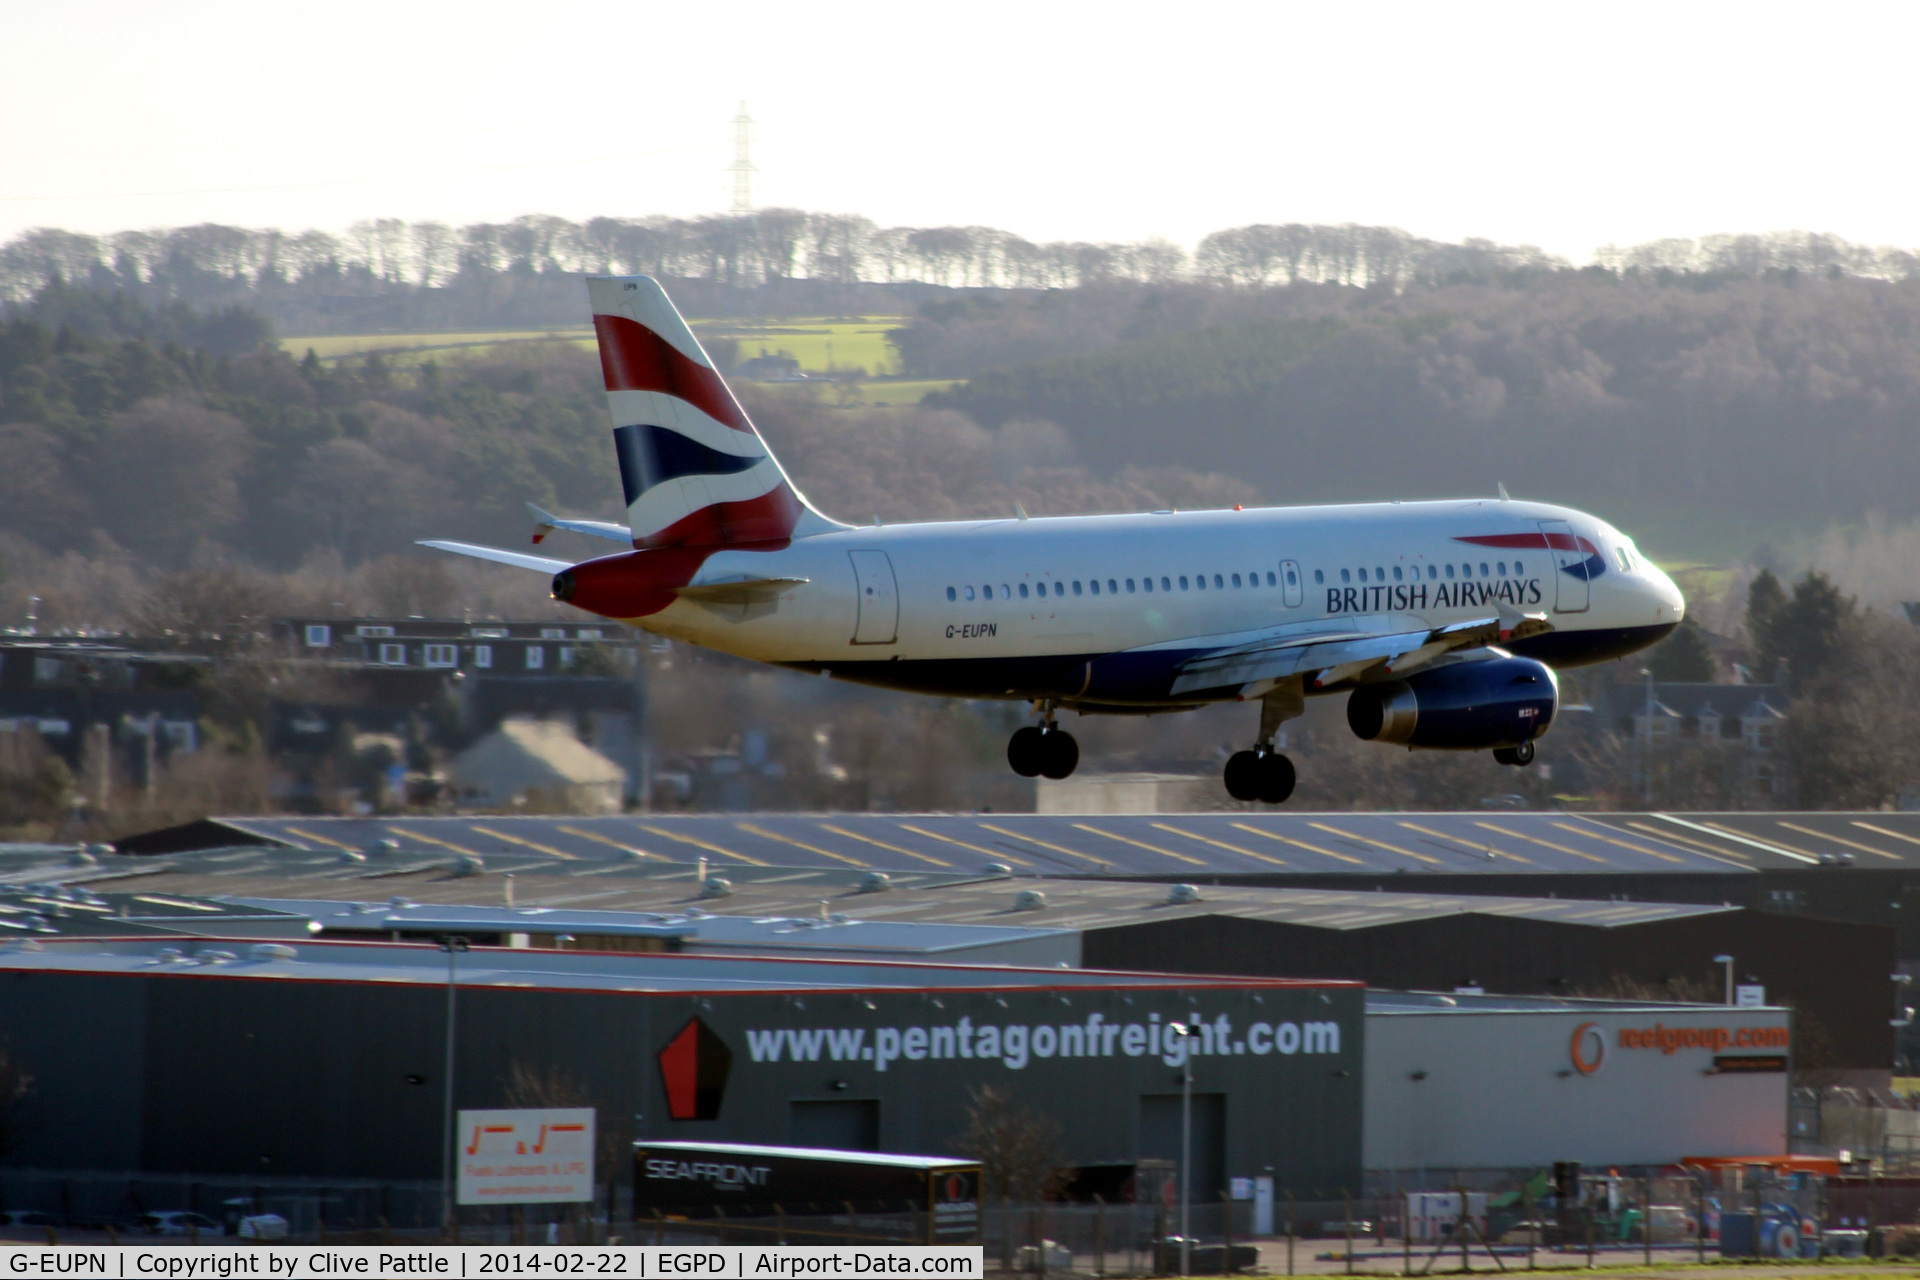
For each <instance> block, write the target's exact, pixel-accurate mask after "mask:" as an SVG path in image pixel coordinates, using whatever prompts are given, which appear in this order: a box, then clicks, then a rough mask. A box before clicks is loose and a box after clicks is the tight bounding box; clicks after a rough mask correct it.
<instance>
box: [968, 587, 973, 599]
mask: <svg viewBox="0 0 1920 1280" xmlns="http://www.w3.org/2000/svg"><path fill="white" fill-rule="evenodd" d="M967 599H969V600H971V599H973V588H972V587H968V588H967Z"/></svg>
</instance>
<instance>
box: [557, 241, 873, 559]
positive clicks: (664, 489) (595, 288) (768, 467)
mask: <svg viewBox="0 0 1920 1280" xmlns="http://www.w3.org/2000/svg"><path fill="white" fill-rule="evenodd" d="M587 291H588V294H589V296H590V297H591V298H592V300H593V328H594V332H595V334H596V336H597V337H598V338H599V342H600V368H601V371H602V372H603V373H604V374H605V375H606V380H607V405H608V408H609V409H610V410H611V411H612V413H613V423H614V426H613V446H614V452H615V454H616V455H617V456H618V458H619V461H620V485H621V488H622V490H623V491H624V495H625V497H626V502H627V524H628V526H629V527H630V528H631V529H632V531H633V545H634V546H635V547H636V548H640V549H647V548H652V547H722V546H741V545H749V544H754V545H762V546H765V545H767V544H775V545H778V544H784V543H786V542H787V541H789V540H791V539H793V538H795V537H803V536H806V535H807V534H811V533H825V532H828V531H829V530H832V529H837V528H840V527H841V526H840V525H838V524H835V523H834V522H833V521H830V520H828V519H827V518H826V517H825V516H822V515H821V514H819V513H818V512H817V511H815V510H814V509H813V508H812V507H811V506H809V505H808V504H807V500H806V499H805V498H803V497H801V496H800V492H799V490H797V489H795V488H794V486H793V482H792V481H791V480H789V479H788V478H787V474H786V472H784V471H782V470H781V469H780V463H779V462H778V461H777V460H776V459H775V458H774V456H773V454H772V452H771V451H769V450H768V448H767V445H766V441H764V440H762V439H761V438H760V433H759V432H757V431H755V430H754V429H753V423H751V422H750V421H748V420H747V415H746V413H745V411H744V410H742V409H741V408H740V403H739V401H737V400H735V399H734V398H733V393H732V392H731V391H729V390H728V389H727V384H726V381H725V380H724V379H722V378H721V376H720V373H719V371H718V370H716V369H715V368H714V367H713V361H711V360H710V359H708V358H707V353H706V352H705V351H704V350H702V349H701V347H700V343H699V340H698V339H696V338H695V337H694V336H693V332H692V331H691V330H690V329H688V328H687V322H686V321H685V320H683V319H682V318H681V316H680V312H679V311H678V310H677V309H676V308H675V307H674V305H673V303H672V302H671V301H670V300H669V299H668V298H667V295H666V292H665V291H664V290H662V289H661V288H660V285H659V282H657V281H655V280H654V279H653V278H652V277H650V276H616V277H604V276H596V277H591V278H589V279H588V281H587Z"/></svg>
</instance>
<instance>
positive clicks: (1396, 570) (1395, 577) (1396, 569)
mask: <svg viewBox="0 0 1920 1280" xmlns="http://www.w3.org/2000/svg"><path fill="white" fill-rule="evenodd" d="M1393 580H1394V581H1395V582H1398V581H1400V566H1399V565H1395V566H1393Z"/></svg>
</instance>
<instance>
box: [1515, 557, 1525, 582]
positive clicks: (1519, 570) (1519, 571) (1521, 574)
mask: <svg viewBox="0 0 1920 1280" xmlns="http://www.w3.org/2000/svg"><path fill="white" fill-rule="evenodd" d="M1513 576H1514V577H1516V578H1524V577H1526V576H1527V571H1526V570H1525V569H1522V568H1521V567H1520V562H1519V561H1518V560H1515V561H1514V562H1513Z"/></svg>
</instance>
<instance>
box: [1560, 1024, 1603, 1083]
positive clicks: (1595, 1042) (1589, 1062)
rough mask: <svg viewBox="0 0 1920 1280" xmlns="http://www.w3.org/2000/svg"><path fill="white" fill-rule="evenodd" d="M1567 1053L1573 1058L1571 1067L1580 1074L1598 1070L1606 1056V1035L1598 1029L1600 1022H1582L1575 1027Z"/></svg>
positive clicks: (1585, 1074) (1588, 1073) (1587, 1074)
mask: <svg viewBox="0 0 1920 1280" xmlns="http://www.w3.org/2000/svg"><path fill="white" fill-rule="evenodd" d="M1567 1053H1568V1056H1570V1057H1571V1058H1572V1059H1573V1069H1574V1070H1575V1071H1578V1072H1579V1073H1580V1074H1581V1075H1583V1076H1590V1075H1592V1074H1593V1073H1594V1072H1596V1071H1598V1070H1599V1069H1600V1064H1601V1063H1602V1062H1604V1061H1606V1058H1607V1037H1606V1033H1605V1032H1603V1031H1601V1030H1600V1024H1599V1023H1597V1022H1583V1023H1581V1024H1580V1025H1579V1026H1577V1027H1575V1028H1574V1029H1573V1040H1572V1042H1571V1043H1569V1044H1568V1045H1567Z"/></svg>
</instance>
